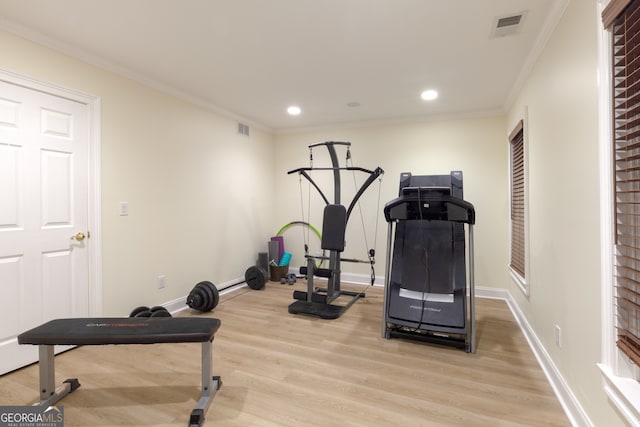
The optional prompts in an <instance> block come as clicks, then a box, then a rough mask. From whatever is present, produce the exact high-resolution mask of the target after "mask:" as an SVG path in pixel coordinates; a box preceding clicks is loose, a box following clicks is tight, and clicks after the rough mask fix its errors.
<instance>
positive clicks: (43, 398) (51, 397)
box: [33, 345, 80, 406]
mask: <svg viewBox="0 0 640 427" xmlns="http://www.w3.org/2000/svg"><path fill="white" fill-rule="evenodd" d="M38 353H39V363H38V365H39V366H38V368H39V371H40V400H39V401H38V402H36V403H34V404H33V406H53V405H54V404H55V403H56V402H57V401H58V400H60V399H62V398H63V397H65V396H66V395H67V394H69V393H71V392H73V391H74V390H75V389H77V388H78V387H80V383H79V382H78V380H77V379H76V378H71V379H68V380H66V381H65V382H63V383H62V385H60V386H59V387H58V388H56V385H55V382H56V367H55V354H54V351H53V346H52V345H40V346H38Z"/></svg>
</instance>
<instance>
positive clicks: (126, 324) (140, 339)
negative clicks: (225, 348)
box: [18, 317, 220, 345]
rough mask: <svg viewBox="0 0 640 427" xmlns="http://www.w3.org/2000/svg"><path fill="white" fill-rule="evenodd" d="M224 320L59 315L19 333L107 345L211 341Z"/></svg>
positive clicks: (33, 339)
mask: <svg viewBox="0 0 640 427" xmlns="http://www.w3.org/2000/svg"><path fill="white" fill-rule="evenodd" d="M219 327H220V320H219V319H213V318H193V317H157V318H150V317H149V318H137V317H133V318H130V317H125V318H120V317H116V318H113V317H103V318H93V317H87V318H76V319H56V320H51V321H50V322H47V323H44V324H42V325H40V326H38V327H36V328H33V329H30V330H28V331H26V332H23V333H22V334H20V335H18V343H19V344H34V345H104V344H158V343H181V342H207V341H211V340H213V336H214V335H215V333H216V331H217V330H218V328H219Z"/></svg>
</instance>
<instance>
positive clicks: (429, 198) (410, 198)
mask: <svg viewBox="0 0 640 427" xmlns="http://www.w3.org/2000/svg"><path fill="white" fill-rule="evenodd" d="M425 202H432V203H444V204H446V205H447V213H449V207H448V205H454V206H458V207H460V208H462V209H464V211H465V212H466V218H447V219H446V220H447V221H453V222H462V223H466V224H475V222H476V210H475V208H474V207H473V205H472V204H471V203H469V202H467V201H466V200H463V199H461V198H459V197H454V196H449V195H442V194H432V195H430V194H429V193H428V192H423V193H420V194H419V195H418V194H408V195H407V194H405V195H403V196H400V197H396V198H395V199H393V200H391V201H389V202H388V203H387V204H385V205H384V217H385V219H386V220H387V222H391V221H397V220H407V219H424V220H433V219H440V218H437V217H430V215H429V213H428V212H427V213H426V214H423V215H422V216H416V217H415V218H394V217H392V216H391V210H392V209H393V208H395V207H397V206H400V205H403V204H412V203H416V204H417V203H420V208H422V204H423V203H425Z"/></svg>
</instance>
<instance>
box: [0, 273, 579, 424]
mask: <svg viewBox="0 0 640 427" xmlns="http://www.w3.org/2000/svg"><path fill="white" fill-rule="evenodd" d="M349 288H351V289H354V290H361V289H366V298H364V299H361V300H359V301H357V302H356V303H355V304H354V305H353V306H352V307H351V308H350V309H349V310H348V311H347V312H346V313H345V314H344V315H343V316H342V317H340V318H339V319H336V320H323V319H318V318H313V317H306V316H300V315H292V314H289V313H288V312H287V306H288V305H289V304H290V303H291V302H293V299H292V297H291V294H292V291H293V289H301V290H302V289H304V283H303V282H302V281H300V280H299V281H298V283H297V284H296V285H293V286H290V285H281V284H279V283H275V282H267V285H266V287H265V289H263V290H260V291H254V290H250V289H248V288H242V289H240V290H238V291H234V292H231V293H228V294H226V295H223V296H222V297H221V300H220V304H219V305H218V306H217V307H216V308H215V310H214V311H213V312H210V313H207V314H202V313H198V312H193V311H190V310H189V311H184V312H182V313H179V314H178V315H181V316H211V317H217V318H219V319H221V321H222V326H221V328H220V330H219V331H218V332H217V334H216V337H215V340H214V343H213V370H214V372H213V373H214V375H220V376H221V377H222V382H223V385H222V388H221V389H220V391H218V393H217V394H216V396H215V398H214V400H213V404H212V405H211V407H210V409H209V411H208V413H207V414H206V422H205V425H206V426H242V427H246V426H265V427H268V426H323V427H326V426H394V427H395V426H569V425H570V422H569V420H568V418H567V417H566V415H565V414H564V412H563V410H562V407H561V405H560V404H559V402H558V400H557V399H556V396H555V395H554V393H553V390H552V389H551V386H550V385H549V383H548V382H547V380H546V378H545V376H544V374H543V372H542V370H541V369H540V366H539V365H538V363H537V361H536V359H535V357H534V355H533V353H532V352H531V350H530V348H529V346H528V344H527V342H526V340H525V338H524V336H523V335H522V333H521V332H520V330H519V328H518V325H517V323H516V322H515V320H514V319H513V316H512V314H511V312H510V310H509V308H508V307H507V304H506V303H505V302H504V301H500V300H490V299H480V298H478V299H477V300H476V311H477V316H476V319H477V352H476V353H475V354H469V353H465V352H464V350H459V349H455V348H450V347H443V346H437V345H433V344H425V343H421V342H416V341H407V340H401V339H392V340H386V339H383V338H382V337H381V321H382V320H381V318H382V300H383V296H382V289H381V288H365V287H363V286H351V287H350V286H348V285H345V284H343V289H349ZM200 347H201V345H200V344H199V343H193V344H191V343H185V344H154V345H118V346H114V345H110V346H86V347H79V348H76V349H74V350H71V351H68V352H66V353H63V354H61V355H59V356H57V357H56V381H57V383H60V382H62V381H63V380H65V379H67V378H78V380H79V382H80V383H81V387H80V388H79V389H78V390H76V391H75V392H74V393H72V394H70V395H68V396H67V397H65V398H64V399H63V400H61V401H60V402H59V405H60V406H63V407H64V413H65V426H66V427H70V426H185V425H187V423H188V420H189V414H190V413H191V410H192V409H193V407H194V406H195V404H196V403H197V400H198V399H199V396H200V381H201V375H200V372H201V371H200V369H201V366H200V358H201V354H200ZM37 397H38V367H37V365H32V366H28V367H26V368H23V369H20V370H18V371H15V372H12V373H9V374H7V375H4V376H2V377H0V405H26V404H31V403H33V402H34V401H36V400H37Z"/></svg>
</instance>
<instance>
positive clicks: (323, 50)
mask: <svg viewBox="0 0 640 427" xmlns="http://www.w3.org/2000/svg"><path fill="white" fill-rule="evenodd" d="M563 4H566V0H28V1H27V0H0V28H4V29H6V30H9V31H12V32H15V33H17V34H19V35H22V36H24V37H26V38H29V39H32V40H35V41H37V42H40V43H43V44H45V45H48V46H51V47H54V48H56V49H59V50H62V51H63V52H66V53H68V54H71V55H74V56H77V57H80V58H82V59H84V60H88V61H89V62H91V63H94V64H97V65H99V66H102V67H105V68H107V69H110V70H113V71H116V72H118V73H121V74H124V75H125V76H128V77H131V78H134V79H137V80H140V81H143V82H145V83H147V84H150V85H152V86H154V87H156V88H161V89H163V90H167V91H169V92H171V93H174V94H177V95H180V96H184V97H187V98H189V99H191V100H195V101H196V102H199V103H201V104H204V105H207V106H209V107H212V108H214V109H216V110H218V111H221V112H225V113H227V114H228V115H230V116H232V117H236V118H240V119H241V120H245V121H247V122H249V123H251V124H253V125H259V126H262V127H265V128H268V129H271V130H274V131H286V130H289V129H292V128H310V127H324V126H336V125H340V124H344V123H359V122H379V121H384V122H388V121H397V120H398V121H399V120H414V119H423V118H429V117H433V116H438V117H442V116H445V117H446V116H459V115H475V114H491V113H497V112H501V111H504V109H505V108H506V107H507V106H508V105H509V103H510V102H511V101H512V97H513V94H514V93H515V91H516V90H517V88H518V81H519V79H521V78H522V77H523V76H524V75H525V74H526V72H527V71H528V70H529V68H530V66H531V63H532V62H531V61H532V60H533V59H535V55H536V53H537V52H538V51H539V50H540V48H541V47H542V44H543V43H544V41H545V40H546V37H547V36H548V34H549V33H550V31H551V30H552V29H553V26H554V24H555V23H556V22H557V20H558V19H559V15H560V14H561V12H562V9H563V7H562V6H561V5H563ZM522 12H525V15H524V19H523V20H522V23H521V25H520V27H519V29H518V31H517V33H516V34H514V35H510V36H505V37H492V33H493V30H494V28H495V24H496V18H498V17H504V16H509V15H514V14H518V13H522ZM428 88H433V89H437V90H438V92H439V93H440V96H439V98H438V99H437V100H435V101H432V102H425V101H423V100H421V99H420V93H421V92H422V91H423V90H425V89H428ZM354 102H357V103H359V104H360V105H359V106H357V107H350V106H348V105H347V104H349V103H354ZM290 104H297V105H299V106H300V107H301V108H302V114H301V115H299V116H297V117H291V116H289V115H288V114H287V113H286V108H287V106H288V105H290Z"/></svg>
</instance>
